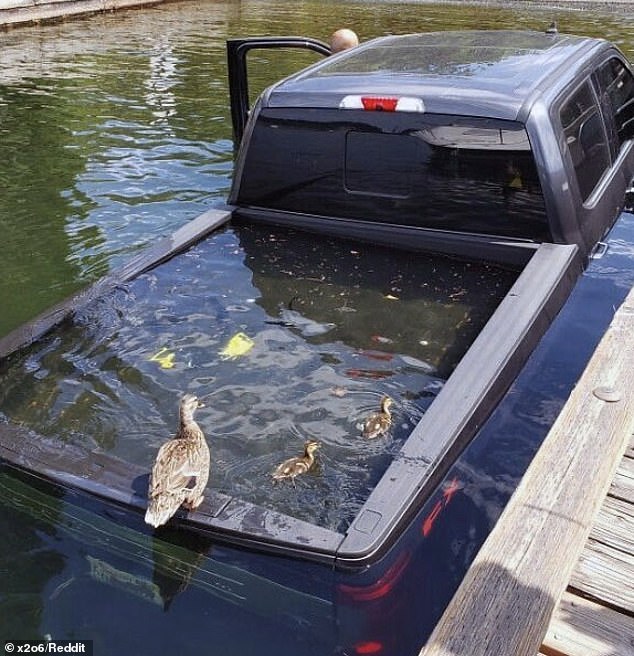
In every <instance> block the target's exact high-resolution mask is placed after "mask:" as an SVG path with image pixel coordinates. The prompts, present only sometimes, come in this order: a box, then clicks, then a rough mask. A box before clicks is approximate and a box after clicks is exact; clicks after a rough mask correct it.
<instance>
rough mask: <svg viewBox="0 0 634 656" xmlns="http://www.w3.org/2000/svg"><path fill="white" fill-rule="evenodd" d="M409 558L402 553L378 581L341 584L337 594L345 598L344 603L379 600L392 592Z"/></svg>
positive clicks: (407, 554)
mask: <svg viewBox="0 0 634 656" xmlns="http://www.w3.org/2000/svg"><path fill="white" fill-rule="evenodd" d="M410 557H411V556H410V554H409V553H407V552H403V553H402V554H400V555H399V557H398V558H397V559H396V562H395V563H394V564H393V565H392V566H391V567H390V568H389V569H388V570H387V571H386V572H385V574H384V575H383V576H382V577H381V578H380V579H379V580H378V581H376V582H374V583H372V584H370V585H346V584H344V583H342V584H340V585H339V592H341V593H342V594H343V595H344V596H345V598H346V601H374V600H375V599H380V598H381V597H384V596H385V595H387V594H389V593H390V592H391V591H392V589H393V588H394V586H395V585H396V583H397V581H398V580H399V579H400V578H401V574H402V573H403V572H404V571H405V568H406V567H407V564H408V563H409V561H410Z"/></svg>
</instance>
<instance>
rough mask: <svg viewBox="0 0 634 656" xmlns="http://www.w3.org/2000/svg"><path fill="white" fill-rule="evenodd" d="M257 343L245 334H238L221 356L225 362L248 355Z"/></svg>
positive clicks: (228, 343)
mask: <svg viewBox="0 0 634 656" xmlns="http://www.w3.org/2000/svg"><path fill="white" fill-rule="evenodd" d="M254 344H255V342H254V341H253V340H252V339H251V338H250V337H249V336H248V335H245V334H244V333H236V334H235V335H234V336H233V337H232V338H231V339H230V340H229V341H228V342H227V345H226V346H225V347H224V348H223V349H222V351H220V356H221V357H222V358H223V359H224V360H229V359H233V358H237V357H239V356H241V355H244V354H245V353H248V352H249V351H250V350H251V349H252V348H253V345H254Z"/></svg>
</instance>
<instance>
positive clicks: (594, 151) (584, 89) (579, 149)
mask: <svg viewBox="0 0 634 656" xmlns="http://www.w3.org/2000/svg"><path fill="white" fill-rule="evenodd" d="M559 115H560V119H561V124H562V127H563V131H564V137H565V140H566V146H567V147H568V151H569V153H570V157H571V159H572V163H573V166H574V169H575V174H576V177H577V183H578V185H579V192H580V193H581V198H582V199H583V201H585V200H586V199H587V198H588V196H590V194H591V193H592V190H593V189H594V188H595V186H596V184H597V182H599V180H600V179H601V177H602V176H603V174H604V173H605V171H607V169H609V168H610V165H611V155H610V151H609V148H608V138H607V134H606V129H605V125H604V123H603V117H602V115H601V109H600V107H599V103H598V99H597V96H596V95H595V93H594V89H593V88H592V85H591V83H590V81H589V80H588V81H586V82H584V83H583V84H582V85H581V86H580V87H579V88H577V90H576V91H575V92H574V93H573V94H572V95H571V96H570V97H569V98H568V99H567V100H566V101H565V102H564V104H563V105H562V106H561V109H560V112H559Z"/></svg>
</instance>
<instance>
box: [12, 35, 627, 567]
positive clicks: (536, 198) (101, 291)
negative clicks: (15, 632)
mask: <svg viewBox="0 0 634 656" xmlns="http://www.w3.org/2000/svg"><path fill="white" fill-rule="evenodd" d="M277 47H280V48H294V47H305V48H309V49H312V50H315V51H316V52H318V53H321V54H323V55H325V56H326V57H325V59H324V60H323V61H320V62H318V63H316V64H314V65H312V66H310V67H308V68H307V69H305V70H302V71H300V72H299V73H297V74H295V75H292V76H290V77H288V78H286V79H284V80H282V81H280V82H278V83H276V84H274V85H273V86H271V87H270V88H268V89H267V90H266V91H264V93H262V94H261V96H260V97H259V98H258V100H257V102H256V103H255V104H254V106H253V107H250V104H249V93H248V82H247V55H248V53H249V52H250V51H252V50H254V49H257V48H265V49H271V48H277ZM228 63H229V78H230V93H231V106H232V119H233V129H234V136H235V143H236V148H237V159H236V166H235V174H234V181H233V187H232V190H231V193H230V197H229V200H228V206H226V207H223V208H217V209H212V210H210V211H208V212H206V213H205V214H203V215H202V216H200V217H198V218H197V219H195V220H193V221H192V222H190V223H189V224H188V225H187V226H184V227H183V228H182V229H181V230H179V231H178V232H177V233H176V234H175V235H173V236H172V237H170V238H168V239H166V240H164V241H163V242H161V243H159V244H157V245H155V246H153V247H152V248H150V249H149V250H148V251H147V252H145V253H143V254H142V255H140V256H139V257H137V258H136V259H135V260H133V261H131V262H130V263H129V264H128V265H126V266H125V267H123V269H121V270H120V271H116V272H113V273H112V274H111V275H110V276H109V277H108V278H106V279H105V280H102V281H99V282H98V283H97V284H96V285H94V286H93V287H92V288H90V289H89V290H87V291H86V292H84V293H82V294H79V295H77V296H75V297H73V298H71V299H68V300H67V301H66V302H63V303H61V304H60V305H58V306H56V307H55V308H53V309H52V310H51V311H49V312H47V313H44V314H43V315H42V316H40V317H38V318H36V319H35V320H34V321H32V322H30V323H29V324H27V325H26V326H23V327H21V328H19V329H18V330H16V331H14V332H13V333H11V334H10V335H8V336H6V337H5V338H3V339H2V340H0V356H1V357H3V358H5V364H4V365H3V366H5V372H6V371H10V369H7V368H6V367H9V366H15V367H17V368H20V367H21V369H20V370H21V371H26V372H27V374H28V375H30V374H29V369H28V367H26V368H25V366H22V365H21V364H20V359H19V358H20V353H24V352H26V353H27V354H28V353H29V350H30V349H33V348H37V344H38V342H39V341H41V340H42V339H43V338H44V337H45V336H46V335H47V334H52V335H57V336H58V337H60V339H61V332H63V331H64V330H68V322H66V323H65V324H62V323H61V322H62V321H63V320H64V319H68V318H71V320H73V319H72V318H73V317H76V316H77V315H78V314H82V313H85V312H86V308H87V307H89V306H91V305H92V306H93V307H94V306H95V302H96V301H97V300H98V299H100V298H103V297H104V296H107V295H108V294H109V293H112V291H113V290H114V289H116V288H117V286H120V284H121V283H122V282H128V281H131V284H133V283H134V279H136V278H138V277H139V276H140V275H141V274H142V273H144V272H147V271H149V270H152V271H156V272H160V271H161V270H162V269H161V267H163V266H167V263H166V260H170V259H171V258H172V257H174V256H177V255H178V253H180V252H182V251H184V250H186V249H188V248H190V247H192V245H195V244H198V243H200V242H201V240H203V239H204V238H207V237H208V235H210V234H211V233H212V232H214V231H216V230H218V229H220V228H222V227H223V226H226V225H228V224H229V223H230V224H235V225H240V224H244V223H248V224H258V223H261V224H265V225H277V226H282V227H292V228H294V229H300V230H305V231H314V232H321V233H325V234H327V235H330V236H335V237H342V238H346V239H352V240H357V241H369V242H377V243H380V244H383V245H388V246H390V247H393V248H395V249H404V250H407V251H409V252H412V251H414V252H416V253H418V254H420V257H421V258H426V259H429V258H434V257H438V256H441V257H446V256H449V257H450V258H456V259H462V260H468V261H473V262H487V263H493V264H494V265H496V266H498V265H499V266H501V267H507V268H511V269H513V270H514V271H516V272H517V277H516V280H515V282H514V284H512V286H511V288H510V291H509V292H508V293H507V294H506V296H505V297H504V298H503V299H502V301H501V302H500V303H499V305H498V306H497V308H496V309H495V311H494V312H493V314H492V316H491V317H490V318H489V320H488V321H487V322H486V324H485V325H484V328H483V329H482V330H481V332H480V333H479V334H478V335H477V337H476V339H475V341H473V343H472V344H471V346H470V348H469V349H468V350H467V352H466V353H465V354H464V355H463V357H462V358H461V359H460V361H459V363H458V364H457V366H456V367H455V369H454V370H453V373H452V374H451V375H450V376H449V377H448V379H447V380H446V381H445V382H444V385H443V387H442V390H441V391H440V393H438V395H437V396H436V397H435V399H434V400H433V402H432V403H431V405H430V406H429V407H428V408H427V409H426V410H425V412H424V414H423V415H422V418H421V419H420V421H418V423H417V424H416V425H415V427H414V428H413V430H411V433H410V434H409V435H408V436H407V439H405V440H404V442H403V444H402V446H401V447H400V449H399V450H398V451H397V452H396V453H395V454H394V457H393V460H392V461H391V462H390V463H389V465H388V466H387V468H386V469H385V471H384V472H383V474H382V475H381V477H380V479H379V480H378V482H377V483H376V485H375V486H374V487H373V488H372V490H371V491H370V493H369V496H368V497H367V499H366V500H365V502H364V503H363V505H362V506H361V508H360V510H359V512H358V513H357V514H356V516H355V517H354V518H353V519H352V521H350V522H349V523H348V524H347V525H346V526H343V527H338V528H332V527H324V526H319V525H317V524H316V523H312V522H310V521H306V520H302V519H298V518H296V517H293V516H291V515H289V514H287V513H285V512H283V511H281V510H279V509H275V508H271V507H264V506H263V505H260V504H257V503H252V502H250V501H247V500H244V499H242V498H240V494H239V493H237V492H236V493H224V492H221V491H218V490H216V489H214V483H213V481H214V477H213V473H212V479H211V481H212V483H211V486H210V488H208V490H207V492H206V500H205V502H204V504H203V505H202V506H200V507H199V508H198V509H197V510H196V511H194V512H190V513H187V514H186V513H180V514H179V515H177V517H176V518H175V519H174V525H176V526H181V527H185V528H188V529H190V530H193V531H196V532H199V533H203V534H205V535H209V536H211V537H213V538H214V539H220V540H225V541H228V542H231V543H236V544H240V545H246V546H249V547H253V548H257V549H264V550H268V551H274V552H276V553H282V554H291V555H294V556H298V557H301V558H304V559H311V560H315V561H320V562H327V563H330V564H332V565H335V566H336V567H340V568H343V569H346V568H355V567H362V566H363V567H365V566H366V565H367V564H368V563H371V562H374V561H375V560H377V559H379V558H380V557H382V556H383V555H384V554H385V553H386V552H387V551H388V550H389V548H390V547H391V546H393V545H394V543H395V541H396V540H397V538H398V537H399V535H401V534H402V533H403V531H404V530H405V529H406V527H407V526H408V525H411V521H412V517H414V516H415V515H416V513H418V512H419V511H420V509H421V508H422V507H423V506H424V504H425V503H428V502H429V501H430V499H431V500H432V501H433V500H434V498H435V497H434V495H435V494H438V489H439V487H438V486H439V484H440V483H441V481H442V480H443V477H444V476H445V474H446V473H447V471H448V469H449V467H450V466H451V465H452V464H453V463H454V462H455V461H456V459H457V457H458V456H459V454H460V453H461V451H462V450H463V449H464V448H465V446H466V445H468V444H469V443H470V442H471V441H472V440H473V439H474V437H475V436H476V435H477V434H478V432H479V431H482V430H483V429H485V428H486V427H487V426H488V425H489V422H490V421H491V420H490V417H491V416H492V415H493V413H494V411H495V410H496V408H499V407H501V406H500V404H501V403H504V395H505V394H506V392H507V390H508V389H509V387H510V386H511V385H512V384H514V383H515V381H517V380H518V376H520V374H521V372H522V370H523V367H524V365H525V363H526V362H527V359H528V358H529V357H530V356H531V354H532V353H534V350H535V348H536V346H537V345H538V344H539V343H540V340H542V338H543V337H544V336H545V335H546V334H547V333H548V331H549V330H550V329H551V326H552V325H553V321H554V319H555V317H556V316H557V314H558V313H559V311H560V309H561V308H562V306H563V305H564V304H565V303H566V302H567V300H568V299H569V297H570V295H571V293H572V292H573V290H574V289H575V286H576V285H577V284H578V281H579V279H580V276H582V275H583V272H584V270H586V269H587V267H589V266H591V263H592V262H593V261H594V259H595V258H599V257H600V256H605V252H606V249H608V246H607V244H608V243H609V240H610V231H611V230H612V229H613V226H614V225H615V223H616V222H618V220H619V218H620V217H621V218H622V217H624V216H625V215H626V214H627V213H626V212H625V213H624V210H625V209H626V204H627V196H628V190H631V184H632V177H633V176H634V77H633V75H632V70H631V67H630V65H629V63H628V62H627V60H626V59H625V57H624V56H623V55H622V53H621V52H620V51H619V50H618V49H617V48H616V47H615V46H613V45H611V44H609V43H607V42H605V41H603V40H600V39H592V38H582V37H574V36H567V35H562V34H556V33H553V34H550V33H538V32H524V31H522V32H516V31H486V32H480V31H475V32H468V31H467V32H443V33H429V34H416V35H406V36H388V37H382V38H378V39H374V40H371V41H368V42H367V43H364V44H362V45H360V46H358V47H355V48H353V49H350V50H348V51H344V52H342V53H338V54H330V50H329V48H328V46H327V45H326V44H324V43H322V42H319V41H315V40H312V39H302V38H295V37H293V38H251V39H234V40H231V41H229V42H228ZM253 248H254V249H255V250H257V248H258V246H257V244H256V245H255V246H254V247H253ZM286 255H287V256H288V257H292V253H288V254H286ZM163 263H166V264H163ZM273 305H274V304H273ZM124 314H125V311H121V312H120V315H121V316H123V315H124ZM308 319H310V317H308ZM73 321H74V320H73ZM139 325H141V324H139ZM110 330H112V326H110ZM84 341H85V340H84ZM117 357H118V358H119V359H120V360H123V359H124V356H123V355H121V354H118V355H117ZM113 361H114V360H113V358H110V359H109V360H108V362H109V364H108V366H112V362H113ZM7 362H8V363H9V364H6V363H7ZM93 365H94V363H92V364H91V366H93ZM104 366H105V365H104ZM16 371H17V369H16ZM16 375H17V374H16ZM40 384H41V383H40ZM8 405H10V403H9V401H7V400H6V399H0V411H2V412H4V413H5V415H6V417H7V421H6V422H5V423H3V424H0V457H1V458H2V459H3V460H4V461H5V462H8V463H11V464H12V465H14V466H16V467H19V468H21V469H23V470H27V471H34V472H36V473H37V474H38V475H39V476H43V477H45V478H46V479H48V480H50V481H52V482H54V483H55V484H57V485H61V486H63V487H67V488H68V487H70V488H75V489H79V490H83V491H85V492H88V493H90V494H92V495H96V496H98V497H100V498H102V499H106V500H109V501H112V502H115V503H117V504H123V505H126V506H131V507H134V508H137V509H139V510H143V509H144V508H145V505H146V503H147V501H146V491H147V486H146V485H144V484H142V485H139V481H140V480H143V478H142V477H143V475H145V476H147V469H144V468H143V467H141V466H139V465H138V464H135V463H131V462H121V461H120V460H119V459H117V458H115V457H114V456H111V455H109V454H108V453H104V452H103V451H97V452H91V451H90V450H86V449H84V448H79V447H77V448H70V447H68V446H67V447H65V448H64V449H61V450H60V449H59V448H57V446H56V444H55V442H54V441H51V440H49V439H48V438H47V439H44V438H42V440H40V441H39V442H35V441H34V439H33V436H32V435H29V437H28V438H25V431H26V430H27V429H26V427H25V426H24V422H14V421H12V416H11V412H10V411H9V410H8V409H7V406H8ZM34 443H36V444H37V446H34ZM452 489H453V488H452V487H451V485H450V486H449V487H445V488H444V492H442V496H441V497H440V500H438V501H436V502H435V505H433V508H432V510H431V514H429V515H427V517H426V518H425V521H424V523H423V529H422V533H423V535H427V533H426V531H427V529H426V528H425V527H428V526H430V525H431V523H433V521H434V519H435V517H436V516H437V513H438V512H439V508H442V507H443V504H444V503H445V502H448V500H450V499H451V495H452V492H451V490H452ZM448 490H449V492H448ZM438 504H440V506H438ZM417 534H418V533H417ZM400 571H401V570H399V572H400Z"/></svg>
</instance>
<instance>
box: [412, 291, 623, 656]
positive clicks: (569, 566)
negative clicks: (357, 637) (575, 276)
mask: <svg viewBox="0 0 634 656" xmlns="http://www.w3.org/2000/svg"><path fill="white" fill-rule="evenodd" d="M632 372H634V290H632V291H630V294H629V296H628V298H627V299H626V301H625V302H624V303H623V305H622V306H621V307H620V308H619V310H618V311H617V313H616V314H615V316H614V320H613V321H612V324H611V325H610V327H609V329H608V330H607V331H606V334H605V335H604V337H603V339H602V341H601V343H600V344H599V346H598V347H597V349H596V351H595V353H594V355H593V357H592V358H591V360H590V362H589V364H588V367H587V368H586V370H585V372H584V374H583V376H582V377H581V379H580V380H579V382H578V384H577V386H576V388H575V389H574V391H573V392H572V394H571V396H570V398H569V400H568V402H567V403H566V405H565V406H564V408H563V410H562V412H561V413H560V415H559V417H558V419H557V421H556V422H555V424H554V425H553V427H552V429H551V431H550V432H549V434H548V436H547V437H546V439H545V441H544V443H543V445H542V447H541V448H540V450H539V451H538V453H537V455H536V456H535V458H534V460H533V462H532V463H531V465H530V467H529V468H528V470H527V472H526V474H525V476H524V477H523V479H522V481H521V483H520V485H519V486H518V488H517V490H516V492H515V493H514V495H513V497H512V498H511V500H510V501H509V503H508V505H507V507H506V509H505V510H504V512H503V513H502V515H501V517H500V519H499V521H498V523H497V524H496V526H495V528H494V530H493V531H492V532H491V534H490V535H489V537H488V539H487V541H486V542H485V544H484V545H483V546H482V549H481V550H480V552H479V553H478V555H477V556H476V558H475V560H474V562H473V563H472V565H471V567H470V569H469V571H468V572H467V574H466V576H465V579H464V581H463V582H462V584H461V586H460V588H459V589H458V591H457V592H456V594H455V595H454V597H453V599H452V601H451V603H450V604H449V606H448V607H447V609H446V611H445V613H444V614H443V616H442V618H441V620H440V622H439V623H438V625H437V626H436V628H435V630H434V632H433V633H432V635H431V636H430V639H429V641H428V643H427V644H426V645H425V647H423V649H422V651H421V652H420V656H485V655H486V656H536V654H543V655H544V656H634V438H633V433H634V385H633V384H632Z"/></svg>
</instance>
